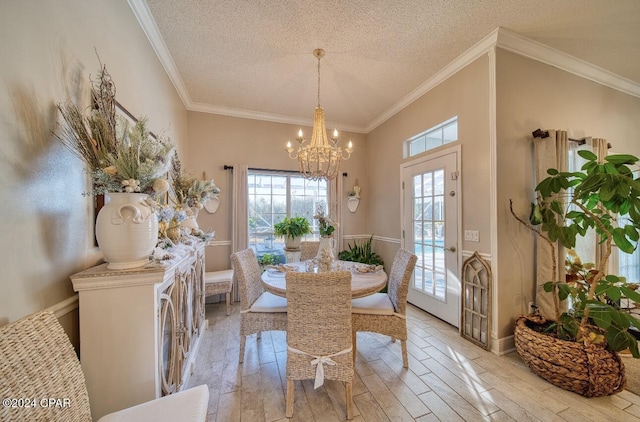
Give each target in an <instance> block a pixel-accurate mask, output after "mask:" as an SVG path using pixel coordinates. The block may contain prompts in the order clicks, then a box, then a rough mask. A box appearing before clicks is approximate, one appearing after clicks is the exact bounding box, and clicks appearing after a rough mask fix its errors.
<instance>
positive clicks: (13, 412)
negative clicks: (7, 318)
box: [0, 311, 91, 422]
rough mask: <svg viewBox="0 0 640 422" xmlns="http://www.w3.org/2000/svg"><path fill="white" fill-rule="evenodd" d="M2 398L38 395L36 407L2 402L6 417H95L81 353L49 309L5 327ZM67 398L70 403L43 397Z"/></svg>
mask: <svg viewBox="0 0 640 422" xmlns="http://www.w3.org/2000/svg"><path fill="white" fill-rule="evenodd" d="M0 379H1V380H2V382H0V397H2V398H6V399H8V398H12V397H13V398H16V399H21V400H24V399H26V398H29V399H35V400H36V403H35V406H29V407H27V406H16V407H10V406H3V407H2V408H0V420H2V421H73V422H75V421H89V422H90V421H91V409H90V408H89V395H88V393H87V386H86V384H85V380H84V374H83V373H82V368H81V367H80V362H79V361H78V356H76V353H75V351H74V349H73V346H72V345H71V342H70V341H69V337H67V335H66V333H65V332H64V330H63V329H62V326H60V323H58V319H57V318H56V316H55V315H54V314H53V313H52V312H50V311H43V312H39V313H36V314H33V315H29V316H27V317H25V318H23V319H21V320H19V321H16V322H14V323H11V324H8V325H5V326H3V327H0ZM48 397H51V398H60V399H68V406H63V405H64V404H65V403H64V402H63V403H61V404H62V405H61V406H55V405H49V404H48V402H47V403H45V404H44V405H43V404H42V403H41V402H40V401H41V400H42V399H46V398H48Z"/></svg>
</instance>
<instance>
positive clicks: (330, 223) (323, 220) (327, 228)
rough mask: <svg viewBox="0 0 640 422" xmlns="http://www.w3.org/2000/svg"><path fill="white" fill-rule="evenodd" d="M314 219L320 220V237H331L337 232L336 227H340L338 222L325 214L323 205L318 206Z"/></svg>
mask: <svg viewBox="0 0 640 422" xmlns="http://www.w3.org/2000/svg"><path fill="white" fill-rule="evenodd" d="M313 218H314V219H316V220H318V230H319V231H320V236H322V237H330V236H331V235H332V234H333V232H334V231H335V229H336V227H338V222H337V221H334V220H333V219H332V218H331V217H329V216H328V215H325V214H324V207H323V206H322V204H320V205H318V209H317V211H316V214H315V215H314V216H313Z"/></svg>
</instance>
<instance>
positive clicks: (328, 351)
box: [285, 271, 354, 419]
mask: <svg viewBox="0 0 640 422" xmlns="http://www.w3.org/2000/svg"><path fill="white" fill-rule="evenodd" d="M286 281H287V301H288V305H289V307H288V311H287V367H286V378H287V399H286V409H285V413H286V416H287V417H288V418H290V417H292V416H293V393H294V381H296V380H308V379H313V380H315V383H314V388H318V387H320V386H321V385H323V383H324V380H325V379H331V380H338V381H342V382H344V383H345V390H346V408H347V409H346V410H347V419H353V399H352V385H353V379H354V370H353V356H352V353H353V352H352V340H351V337H352V335H353V332H352V329H351V273H350V272H348V271H331V272H322V273H305V272H287V274H286Z"/></svg>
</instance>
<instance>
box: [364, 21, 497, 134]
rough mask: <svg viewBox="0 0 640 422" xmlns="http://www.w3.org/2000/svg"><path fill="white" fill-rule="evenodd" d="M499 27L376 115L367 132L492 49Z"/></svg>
mask: <svg viewBox="0 0 640 422" xmlns="http://www.w3.org/2000/svg"><path fill="white" fill-rule="evenodd" d="M499 29H500V28H496V29H495V30H493V31H492V32H491V33H490V34H489V35H487V36H486V37H484V38H483V39H481V40H480V41H478V42H477V43H476V44H475V45H473V47H471V48H469V49H468V50H467V51H465V52H464V53H462V54H461V55H459V56H458V57H457V58H455V59H454V60H453V61H452V62H451V63H449V64H448V65H446V66H445V67H443V68H442V69H440V70H439V71H438V72H437V73H436V74H435V75H433V76H432V77H430V78H429V79H427V80H426V81H425V82H423V83H422V84H421V85H419V86H418V87H417V88H416V89H414V90H413V91H411V92H410V93H409V94H407V95H406V96H405V97H404V98H402V99H401V100H400V101H398V102H397V103H395V104H394V105H392V106H391V108H389V109H387V111H385V112H384V113H382V114H381V115H380V116H378V117H376V118H375V119H374V120H373V121H372V122H371V123H370V124H369V125H367V128H366V129H367V130H366V133H369V132H371V131H372V130H373V129H375V128H377V127H378V126H380V125H381V124H382V123H384V122H386V121H387V120H389V119H390V118H391V117H393V116H394V115H395V114H397V113H398V112H400V111H401V110H403V109H404V108H405V107H407V106H409V105H410V104H411V103H413V102H414V101H415V100H417V99H418V98H420V97H422V96H423V95H424V94H426V93H427V92H429V91H431V90H432V89H433V88H435V87H436V86H438V85H440V84H441V83H442V82H444V81H446V80H447V79H449V78H450V77H451V76H452V75H454V74H455V73H457V72H458V71H460V70H462V69H463V68H464V67H466V66H468V65H469V64H470V63H471V62H473V61H474V60H476V59H477V58H479V57H481V56H483V55H484V54H486V53H487V52H488V51H490V50H491V49H492V48H493V47H494V46H495V44H496V41H497V39H498V31H499Z"/></svg>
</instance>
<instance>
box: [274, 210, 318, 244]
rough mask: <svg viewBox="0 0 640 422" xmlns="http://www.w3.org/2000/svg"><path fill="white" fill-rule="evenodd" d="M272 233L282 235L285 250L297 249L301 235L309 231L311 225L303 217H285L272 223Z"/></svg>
mask: <svg viewBox="0 0 640 422" xmlns="http://www.w3.org/2000/svg"><path fill="white" fill-rule="evenodd" d="M273 233H274V234H275V235H276V236H284V243H285V248H286V249H287V250H299V249H300V242H301V241H302V237H303V236H304V235H305V234H310V233H311V225H310V224H309V221H307V219H306V218H304V217H285V218H284V220H282V221H281V222H279V223H276V224H274V225H273Z"/></svg>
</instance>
